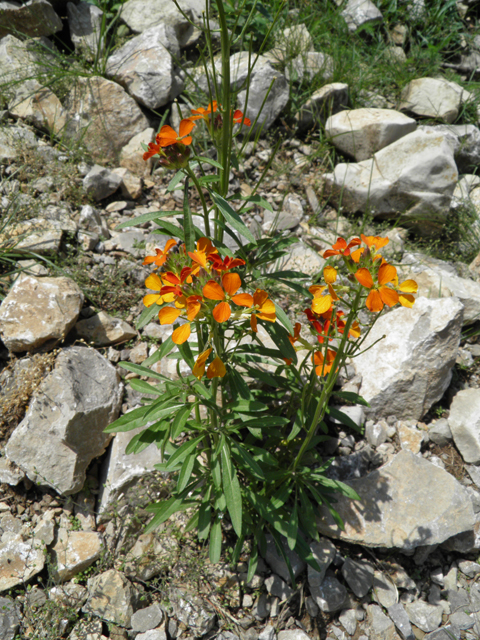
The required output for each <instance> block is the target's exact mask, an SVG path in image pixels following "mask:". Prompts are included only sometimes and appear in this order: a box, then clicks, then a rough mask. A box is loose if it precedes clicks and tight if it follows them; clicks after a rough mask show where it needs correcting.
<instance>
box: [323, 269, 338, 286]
mask: <svg viewBox="0 0 480 640" xmlns="http://www.w3.org/2000/svg"><path fill="white" fill-rule="evenodd" d="M323 279H324V280H325V282H326V283H327V284H333V283H334V282H335V280H336V279H337V270H336V269H335V267H330V266H326V267H325V268H324V270H323Z"/></svg>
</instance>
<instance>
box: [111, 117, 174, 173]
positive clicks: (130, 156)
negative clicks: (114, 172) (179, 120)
mask: <svg viewBox="0 0 480 640" xmlns="http://www.w3.org/2000/svg"><path fill="white" fill-rule="evenodd" d="M176 131H178V129H176ZM154 139H155V129H152V127H148V129H145V131H141V132H140V133H138V134H137V135H136V136H134V137H133V138H132V139H131V140H130V142H129V143H128V144H127V145H125V146H124V147H123V149H122V151H121V152H120V166H121V167H125V169H128V170H129V171H131V172H132V173H134V174H137V175H140V176H142V175H145V174H148V173H150V170H151V168H152V164H153V160H152V158H149V159H148V160H147V161H145V160H144V159H143V154H144V153H145V152H144V150H143V148H142V143H143V144H145V145H147V146H148V143H149V142H153V141H154Z"/></svg>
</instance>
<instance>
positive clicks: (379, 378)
mask: <svg viewBox="0 0 480 640" xmlns="http://www.w3.org/2000/svg"><path fill="white" fill-rule="evenodd" d="M462 317H463V305H462V304H461V303H460V302H459V301H458V300H456V299H454V298H449V299H446V300H445V299H440V300H427V299H426V298H417V300H416V301H415V304H414V305H413V307H412V308H411V309H409V308H406V307H402V308H397V309H394V310H392V311H391V312H390V313H388V314H386V315H384V316H382V317H381V318H379V320H378V321H377V322H376V323H375V325H374V327H373V329H372V330H371V332H370V334H369V336H368V338H367V340H366V342H365V344H364V348H368V347H369V346H370V345H373V346H372V347H371V348H370V349H368V351H366V352H365V353H363V354H361V355H359V356H358V357H356V358H354V360H353V364H354V367H355V370H356V372H357V375H360V376H361V377H362V386H361V388H360V395H362V396H363V397H364V398H365V399H366V400H367V402H369V403H370V407H369V408H368V409H367V410H366V411H367V415H368V416H369V417H374V418H376V419H378V418H382V417H385V418H386V417H388V416H389V415H392V414H393V415H395V416H396V417H397V418H398V419H400V420H402V419H404V420H408V419H414V420H419V419H420V418H421V417H422V416H423V415H424V414H425V413H426V412H427V411H428V410H429V408H430V407H431V406H432V404H434V403H435V402H437V401H438V400H439V399H440V398H441V397H442V395H443V394H444V392H445V390H446V389H447V387H448V385H449V383H450V379H451V377H452V367H453V365H454V363H455V359H456V356H457V349H458V344H459V340H460V332H461V328H462ZM383 336H385V337H383ZM378 340H379V342H377V344H374V342H375V341H378Z"/></svg>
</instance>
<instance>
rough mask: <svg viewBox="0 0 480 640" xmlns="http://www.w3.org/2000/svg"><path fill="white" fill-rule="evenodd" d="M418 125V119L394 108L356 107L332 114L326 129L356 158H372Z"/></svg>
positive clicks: (339, 147) (336, 143) (328, 134)
mask: <svg viewBox="0 0 480 640" xmlns="http://www.w3.org/2000/svg"><path fill="white" fill-rule="evenodd" d="M416 128H417V123H416V122H415V120H413V119H412V118H408V117H407V116H405V115H404V114H403V113H400V112H399V111H394V110H393V109H352V110H350V111H340V112H339V113H336V114H335V115H333V116H330V117H329V118H328V120H327V122H326V124H325V132H326V134H327V136H328V138H329V139H330V140H331V142H332V143H333V144H334V145H335V147H336V148H337V149H339V150H340V151H342V152H343V153H345V154H347V155H349V156H352V157H353V158H355V161H356V162H361V161H362V160H367V159H368V158H371V157H372V156H373V154H374V153H376V152H377V151H380V149H383V148H384V147H387V146H388V145H389V144H392V143H393V142H395V141H396V140H399V139H400V138H402V137H403V136H405V135H407V134H408V133H412V132H413V131H415V129H416Z"/></svg>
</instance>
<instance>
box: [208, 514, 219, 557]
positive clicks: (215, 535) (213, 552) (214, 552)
mask: <svg viewBox="0 0 480 640" xmlns="http://www.w3.org/2000/svg"><path fill="white" fill-rule="evenodd" d="M208 555H209V558H210V562H211V563H212V564H217V562H220V556H221V555H222V521H221V520H220V519H219V518H218V517H217V518H215V520H214V522H213V524H212V528H211V529H210V547H209V550H208Z"/></svg>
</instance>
